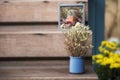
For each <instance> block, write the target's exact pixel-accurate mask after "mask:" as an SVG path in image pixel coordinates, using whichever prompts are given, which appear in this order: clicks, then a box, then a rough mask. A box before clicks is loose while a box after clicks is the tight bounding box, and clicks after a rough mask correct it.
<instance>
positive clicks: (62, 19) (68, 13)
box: [58, 3, 85, 30]
mask: <svg viewBox="0 0 120 80" xmlns="http://www.w3.org/2000/svg"><path fill="white" fill-rule="evenodd" d="M58 8H59V9H58V11H59V12H58V17H59V18H58V29H59V30H61V29H69V28H70V27H73V26H74V25H75V24H76V22H80V23H82V24H85V4H84V3H79V4H60V3H59V7H58Z"/></svg>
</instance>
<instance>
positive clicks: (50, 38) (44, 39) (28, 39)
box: [0, 32, 67, 57]
mask: <svg viewBox="0 0 120 80" xmlns="http://www.w3.org/2000/svg"><path fill="white" fill-rule="evenodd" d="M63 40H64V36H63V35H62V34H60V33H59V32H56V33H53V32H52V33H51V32H45V33H41V32H36V33H35V32H33V33H32V34H31V32H30V34H29V33H27V34H26V32H25V33H24V32H23V33H21V34H19V33H18V34H16V33H15V34H14V33H13V34H3V35H2V34H1V35H0V57H43V56H47V57H50V56H51V57H54V56H66V55H67V54H66V50H65V48H64V47H65V46H64V41H63Z"/></svg>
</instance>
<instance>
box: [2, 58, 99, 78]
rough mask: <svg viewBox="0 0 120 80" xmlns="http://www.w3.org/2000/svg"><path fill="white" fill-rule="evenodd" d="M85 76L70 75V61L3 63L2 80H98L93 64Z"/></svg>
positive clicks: (89, 66)
mask: <svg viewBox="0 0 120 80" xmlns="http://www.w3.org/2000/svg"><path fill="white" fill-rule="evenodd" d="M85 62H86V64H85V73H84V74H70V73H69V71H68V70H69V66H68V65H69V62H68V60H56V61H55V60H51V61H48V60H45V61H10V62H9V61H1V62H0V74H1V75H0V80H98V77H97V75H96V74H95V72H94V71H93V69H92V66H91V62H90V61H85Z"/></svg>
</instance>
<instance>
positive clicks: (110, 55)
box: [92, 41, 120, 68]
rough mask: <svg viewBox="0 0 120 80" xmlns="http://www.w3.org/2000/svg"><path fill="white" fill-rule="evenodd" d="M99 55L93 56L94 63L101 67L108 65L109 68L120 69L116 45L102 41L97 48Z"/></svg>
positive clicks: (119, 57) (119, 56)
mask: <svg viewBox="0 0 120 80" xmlns="http://www.w3.org/2000/svg"><path fill="white" fill-rule="evenodd" d="M98 49H99V51H100V53H101V54H97V55H94V56H93V57H92V59H93V60H94V63H97V64H100V65H102V66H106V65H109V67H110V68H120V54H116V53H115V51H116V50H117V49H118V44H117V43H115V42H108V41H103V42H102V43H101V45H100V47H99V48H98Z"/></svg>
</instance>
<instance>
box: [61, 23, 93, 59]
mask: <svg viewBox="0 0 120 80" xmlns="http://www.w3.org/2000/svg"><path fill="white" fill-rule="evenodd" d="M63 32H64V35H65V44H66V48H67V51H68V53H69V55H70V56H73V57H79V56H85V55H86V52H87V50H88V49H89V48H92V44H90V43H88V41H89V39H91V36H92V32H91V31H90V29H89V26H86V25H84V24H81V23H79V22H77V23H76V24H75V26H72V27H71V28H70V29H68V30H63Z"/></svg>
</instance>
